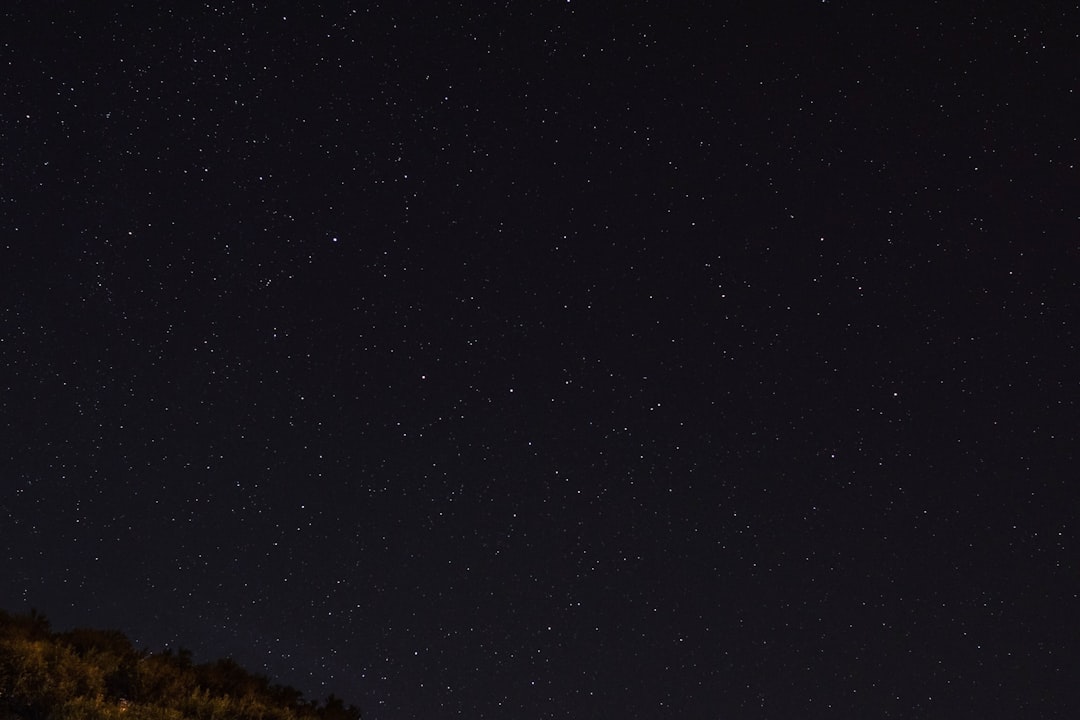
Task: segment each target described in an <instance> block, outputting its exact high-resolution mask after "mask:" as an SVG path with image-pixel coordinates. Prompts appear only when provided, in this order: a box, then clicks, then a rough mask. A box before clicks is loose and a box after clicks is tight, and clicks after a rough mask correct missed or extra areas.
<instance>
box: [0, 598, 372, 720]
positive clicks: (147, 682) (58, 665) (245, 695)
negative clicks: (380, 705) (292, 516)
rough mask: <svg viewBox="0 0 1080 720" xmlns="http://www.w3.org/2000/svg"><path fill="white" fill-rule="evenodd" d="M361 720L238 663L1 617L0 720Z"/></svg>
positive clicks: (42, 620)
mask: <svg viewBox="0 0 1080 720" xmlns="http://www.w3.org/2000/svg"><path fill="white" fill-rule="evenodd" d="M7 718H19V719H22V720H360V711H359V710H358V709H357V708H356V707H355V706H352V705H350V706H346V705H345V703H344V702H342V700H341V699H340V698H337V697H334V696H333V695H331V696H330V697H329V698H328V699H327V700H326V701H325V702H322V703H319V702H316V701H305V700H304V699H303V693H301V692H300V691H298V690H296V689H295V688H292V687H288V686H284V685H278V684H274V683H271V681H270V680H269V679H268V678H266V677H265V676H263V675H257V674H254V673H251V672H248V671H247V670H245V669H244V668H242V667H241V666H240V665H238V664H237V663H235V662H233V661H232V660H228V659H222V660H217V661H215V662H210V663H205V664H201V665H196V664H195V663H193V662H192V659H191V653H189V652H187V651H185V650H181V651H180V652H178V653H173V652H172V651H171V650H165V651H164V652H160V653H150V652H147V651H145V650H136V649H135V647H134V646H133V645H132V644H131V642H130V641H129V640H128V639H127V637H125V636H124V635H123V633H120V632H118V631H115V630H91V629H83V628H80V629H76V630H71V631H69V632H61V633H56V632H52V630H51V628H50V625H49V621H48V619H47V618H46V617H45V616H44V615H41V614H40V613H38V612H36V611H31V612H30V614H29V615H14V614H8V613H6V612H4V611H2V610H0V720H5V719H7Z"/></svg>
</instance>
